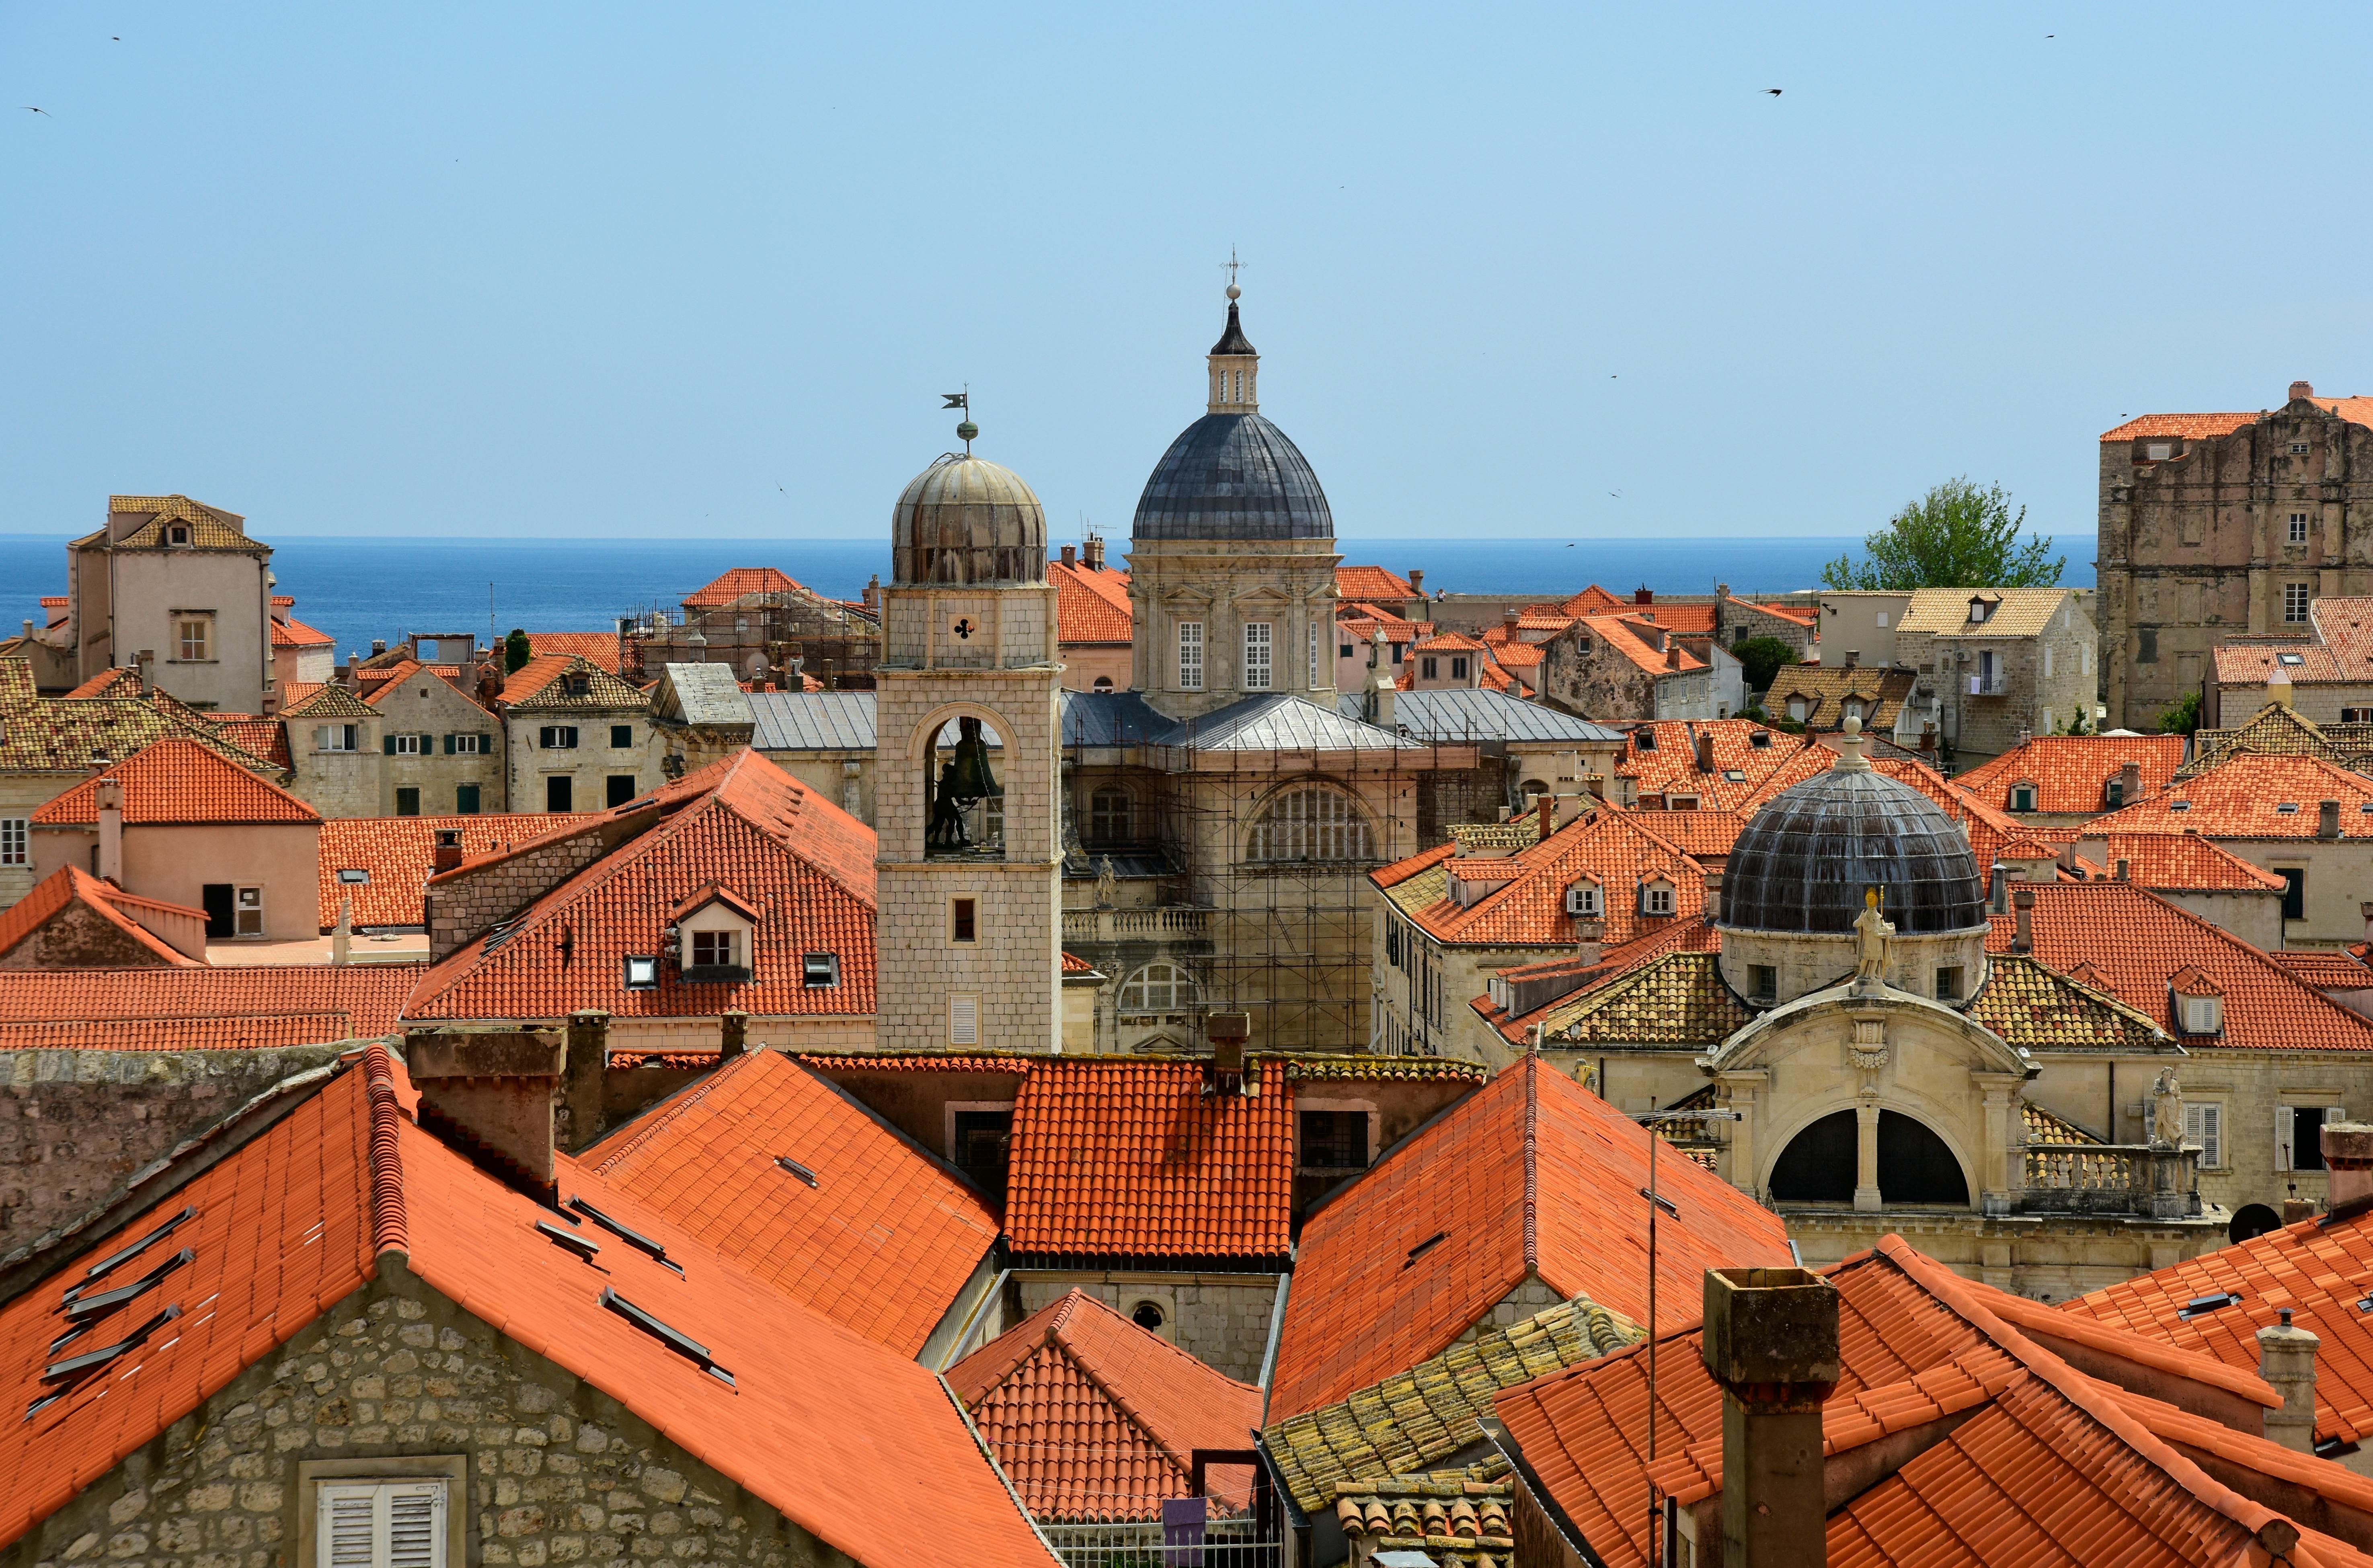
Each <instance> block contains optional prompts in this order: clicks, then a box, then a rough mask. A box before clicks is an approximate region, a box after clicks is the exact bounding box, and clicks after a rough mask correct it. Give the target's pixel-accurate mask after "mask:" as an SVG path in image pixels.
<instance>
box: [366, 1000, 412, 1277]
mask: <svg viewBox="0 0 2373 1568" xmlns="http://www.w3.org/2000/svg"><path fill="white" fill-rule="evenodd" d="M362 1065H363V1074H364V1076H363V1088H364V1092H365V1094H366V1095H367V1096H368V1100H369V1105H370V1147H369V1159H370V1209H371V1250H372V1252H373V1253H374V1254H375V1255H376V1258H377V1260H378V1265H379V1267H380V1268H381V1269H382V1270H383V1269H384V1268H385V1267H386V1264H387V1259H388V1258H390V1257H394V1258H401V1259H403V1261H404V1262H405V1263H407V1264H409V1263H410V1262H411V1260H412V1224H411V1215H410V1213H409V1212H408V1211H407V1209H406V1206H405V1203H404V1191H403V1148H402V1133H401V1131H400V1129H401V1127H402V1125H403V1119H404V1117H403V1110H402V1109H401V1108H399V1107H398V1106H397V1104H396V1099H395V1069H394V1066H393V1064H392V1062H391V1061H390V1060H389V1057H388V1049H387V1047H385V1046H384V1045H380V1044H376V1043H374V1044H372V1045H369V1046H366V1047H364V1048H363V1062H362Z"/></svg>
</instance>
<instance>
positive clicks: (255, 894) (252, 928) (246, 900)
mask: <svg viewBox="0 0 2373 1568" xmlns="http://www.w3.org/2000/svg"><path fill="white" fill-rule="evenodd" d="M235 907H236V909H237V912H238V916H239V924H238V926H237V928H236V929H235V930H233V932H232V934H233V935H234V936H262V935H263V889H262V888H260V887H242V888H240V890H239V902H238V904H237V905H236V906H235Z"/></svg>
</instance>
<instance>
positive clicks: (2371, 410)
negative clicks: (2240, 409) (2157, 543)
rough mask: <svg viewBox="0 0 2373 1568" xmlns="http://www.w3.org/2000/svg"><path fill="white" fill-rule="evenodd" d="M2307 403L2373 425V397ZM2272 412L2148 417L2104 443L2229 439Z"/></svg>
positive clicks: (2107, 434)
mask: <svg viewBox="0 0 2373 1568" xmlns="http://www.w3.org/2000/svg"><path fill="white" fill-rule="evenodd" d="M2308 401H2309V402H2310V403H2313V404H2315V405H2316V406H2317V407H2318V408H2321V409H2325V410H2327V411H2329V412H2331V413H2333V414H2337V415H2340V416H2341V417H2342V418H2343V419H2345V420H2347V421H2349V422H2350V423H2351V424H2355V425H2373V397H2318V398H2310V399H2309V400H2308ZM2270 412H2272V411H2271V410H2268V409H2263V408H2262V409H2260V410H2258V411H2257V412H2256V413H2255V414H2145V415H2139V416H2138V417H2136V418H2133V419H2129V420H2127V421H2126V422H2125V423H2124V424H2122V425H2120V426H2117V427H2114V428H2111V429H2108V430H2104V431H2102V432H2101V439H2103V440H2105V441H2130V440H2142V439H2145V438H2150V437H2160V436H2166V437H2173V438H2175V439H2179V440H2180V439H2196V440H2213V439H2215V438H2216V437H2218V436H2229V435H2231V434H2232V433H2233V432H2234V431H2236V430H2238V429H2239V428H2241V427H2242V426H2244V425H2254V424H2256V423H2257V422H2258V421H2259V420H2261V419H2263V418H2265V417H2266V416H2267V415H2268V414H2269V413H2270Z"/></svg>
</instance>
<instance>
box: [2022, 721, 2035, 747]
mask: <svg viewBox="0 0 2373 1568" xmlns="http://www.w3.org/2000/svg"><path fill="white" fill-rule="evenodd" d="M2033 739H2035V731H2032V730H2029V729H2028V727H2027V726H2026V725H2024V724H2022V725H2020V726H2019V727H2018V743H2019V744H2020V745H2022V746H2023V745H2025V744H2027V743H2028V742H2029V741H2031V740H2033Z"/></svg>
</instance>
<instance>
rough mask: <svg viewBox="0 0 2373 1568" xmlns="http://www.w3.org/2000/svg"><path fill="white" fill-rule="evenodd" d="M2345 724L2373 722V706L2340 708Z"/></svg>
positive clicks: (2341, 718) (2342, 720)
mask: <svg viewBox="0 0 2373 1568" xmlns="http://www.w3.org/2000/svg"><path fill="white" fill-rule="evenodd" d="M2340 721H2341V722H2342V723H2343V724H2373V708H2342V709H2341V710H2340Z"/></svg>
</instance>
